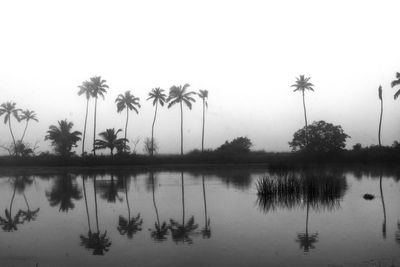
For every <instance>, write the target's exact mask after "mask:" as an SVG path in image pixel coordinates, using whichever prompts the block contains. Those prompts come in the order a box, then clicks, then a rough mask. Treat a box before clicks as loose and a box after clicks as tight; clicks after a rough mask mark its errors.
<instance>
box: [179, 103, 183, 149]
mask: <svg viewBox="0 0 400 267" xmlns="http://www.w3.org/2000/svg"><path fill="white" fill-rule="evenodd" d="M180 106H181V156H183V108H182V101H181V102H180Z"/></svg>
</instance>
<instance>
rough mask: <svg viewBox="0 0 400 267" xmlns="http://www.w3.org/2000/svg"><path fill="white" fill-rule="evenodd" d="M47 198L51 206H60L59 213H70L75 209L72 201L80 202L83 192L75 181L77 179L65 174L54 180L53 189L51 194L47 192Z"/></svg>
mask: <svg viewBox="0 0 400 267" xmlns="http://www.w3.org/2000/svg"><path fill="white" fill-rule="evenodd" d="M46 197H47V199H48V200H49V202H50V206H52V207H54V206H58V205H60V209H59V211H62V212H68V210H70V209H71V210H72V209H74V207H75V204H74V203H73V202H72V200H80V199H81V198H82V192H81V190H80V189H79V187H78V185H77V183H76V181H75V177H74V176H72V175H70V174H67V173H63V174H62V175H60V176H57V177H55V178H54V182H53V187H52V188H51V191H50V192H49V191H46Z"/></svg>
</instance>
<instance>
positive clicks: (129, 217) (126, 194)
mask: <svg viewBox="0 0 400 267" xmlns="http://www.w3.org/2000/svg"><path fill="white" fill-rule="evenodd" d="M126 179H127V178H125V198H126V206H127V207H128V223H130V221H131V208H130V207H129V199H128V184H127V182H126Z"/></svg>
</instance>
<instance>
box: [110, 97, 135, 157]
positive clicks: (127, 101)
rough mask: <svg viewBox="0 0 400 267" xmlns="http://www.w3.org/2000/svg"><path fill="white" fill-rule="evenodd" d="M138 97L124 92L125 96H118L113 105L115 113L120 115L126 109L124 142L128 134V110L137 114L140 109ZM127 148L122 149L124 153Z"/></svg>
mask: <svg viewBox="0 0 400 267" xmlns="http://www.w3.org/2000/svg"><path fill="white" fill-rule="evenodd" d="M139 100H140V99H139V97H135V96H134V95H132V94H131V91H126V92H125V94H119V95H118V97H117V99H115V103H117V112H118V113H120V112H122V111H123V110H124V109H126V122H125V140H128V139H126V135H127V133H128V120H129V110H134V111H135V112H136V114H138V113H139V111H138V108H140V104H139ZM126 148H127V146H125V147H124V151H125V152H126Z"/></svg>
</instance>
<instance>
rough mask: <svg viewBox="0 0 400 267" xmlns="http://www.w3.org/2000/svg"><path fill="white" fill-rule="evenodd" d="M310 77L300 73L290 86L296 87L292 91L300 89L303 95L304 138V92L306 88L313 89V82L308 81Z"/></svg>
mask: <svg viewBox="0 0 400 267" xmlns="http://www.w3.org/2000/svg"><path fill="white" fill-rule="evenodd" d="M310 79H311V78H310V77H304V75H300V77H299V78H296V83H295V84H293V85H291V87H295V88H296V89H294V90H293V92H296V91H300V92H301V93H302V95H303V109H304V121H305V124H306V130H305V134H306V138H307V111H306V101H305V97H304V92H305V91H306V90H310V91H314V88H313V86H314V85H313V84H312V83H310V82H309V81H310Z"/></svg>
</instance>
